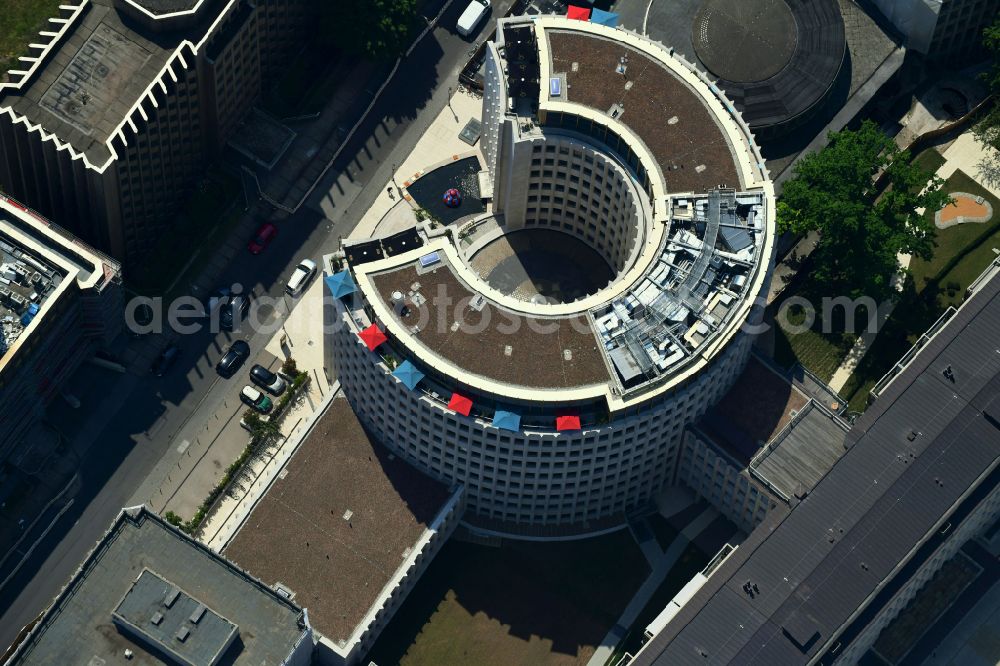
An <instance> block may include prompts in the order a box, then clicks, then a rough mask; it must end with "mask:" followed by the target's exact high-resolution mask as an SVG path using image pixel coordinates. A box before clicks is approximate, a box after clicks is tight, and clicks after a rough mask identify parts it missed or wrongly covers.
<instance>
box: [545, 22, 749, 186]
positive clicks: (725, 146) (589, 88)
mask: <svg viewBox="0 0 1000 666" xmlns="http://www.w3.org/2000/svg"><path fill="white" fill-rule="evenodd" d="M544 32H545V35H546V37H547V39H548V43H549V48H550V49H551V53H552V63H551V71H552V75H553V76H555V75H557V74H561V73H564V74H565V76H566V82H567V87H568V90H566V91H565V98H564V101H567V102H571V103H575V104H581V105H583V106H587V107H590V108H591V109H594V110H595V111H597V112H599V113H602V114H606V113H609V111H610V110H611V109H612V108H614V107H615V106H616V105H620V106H621V109H622V111H621V113H620V114H618V115H617V120H619V121H620V122H621V123H622V124H624V125H626V126H627V127H629V128H630V129H631V130H632V131H633V132H635V134H636V135H637V136H638V137H639V138H640V139H641V140H642V142H643V143H644V144H646V147H647V148H649V150H650V152H651V153H652V154H653V156H654V158H655V159H656V161H657V163H658V164H659V166H660V169H661V170H662V172H663V176H664V178H665V180H666V185H667V191H668V192H702V191H705V190H707V189H710V188H712V187H716V186H718V185H727V186H729V187H736V188H740V187H743V186H746V183H743V182H742V181H741V179H740V176H739V174H738V172H737V169H736V166H735V162H736V156H735V154H734V153H733V149H732V146H731V145H730V144H729V140H728V139H727V137H726V135H725V133H724V132H723V130H722V128H721V127H720V126H719V124H718V123H717V122H716V120H715V119H714V118H713V116H712V114H711V112H710V111H709V109H708V107H707V106H706V105H705V102H704V101H703V100H702V99H701V97H700V96H699V95H698V94H697V93H695V91H693V90H692V89H691V88H689V87H688V85H687V84H686V83H684V82H683V81H682V80H681V79H679V78H678V77H677V76H676V75H675V74H673V73H672V72H670V71H668V70H667V68H666V67H665V66H664V65H663V64H662V63H659V62H657V61H655V60H653V59H652V58H651V57H649V56H648V55H646V54H645V53H642V52H641V51H639V50H637V49H634V48H631V47H629V46H626V45H624V44H622V43H620V42H612V41H610V40H607V39H602V38H600V37H596V36H594V35H590V34H587V33H581V32H566V31H559V30H545V31H544ZM623 57H627V58H628V61H627V68H626V72H625V74H624V75H623V74H620V73H619V72H618V71H616V68H617V67H618V65H619V64H620V61H621V59H622V58H623Z"/></svg>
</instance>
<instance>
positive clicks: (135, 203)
mask: <svg viewBox="0 0 1000 666" xmlns="http://www.w3.org/2000/svg"><path fill="white" fill-rule="evenodd" d="M175 5H176V6H175ZM312 5H313V3H311V2H309V0H261V1H260V2H251V1H250V0H225V1H215V0H197V1H192V2H185V3H169V2H156V1H154V0H76V2H75V3H74V4H67V5H62V6H61V7H60V15H59V16H58V17H53V19H51V20H50V23H51V25H50V28H51V29H50V30H47V31H44V32H43V33H41V34H40V35H39V36H38V40H37V41H36V42H34V43H32V45H31V46H30V48H29V50H28V52H27V53H26V54H25V55H24V56H22V57H21V59H20V61H21V66H20V68H19V69H12V70H10V71H9V72H8V75H7V78H8V81H7V82H6V83H3V84H0V158H2V159H0V187H2V188H3V189H4V190H5V191H8V192H10V193H11V194H13V195H14V196H16V197H18V198H19V199H21V200H23V201H25V202H27V203H28V204H29V205H31V206H32V207H34V208H36V209H38V210H39V211H41V212H42V213H43V214H45V215H48V216H50V217H52V218H54V219H58V220H60V221H61V222H62V223H63V224H64V225H65V226H66V227H67V228H69V229H70V230H72V231H73V232H74V233H77V234H79V235H81V236H82V237H84V238H86V239H87V240H88V241H89V242H90V243H92V244H94V245H95V246H97V247H99V248H100V249H102V250H104V251H107V252H109V253H111V254H112V255H114V256H116V257H118V258H120V259H123V260H125V261H126V262H132V261H135V260H137V259H139V258H141V257H143V256H145V255H146V254H148V253H149V251H150V250H151V249H152V248H153V247H154V246H155V244H156V243H157V241H158V239H159V238H160V237H162V236H163V235H164V234H168V233H169V232H170V228H171V225H172V224H173V216H174V214H175V213H176V210H177V207H178V205H179V203H181V202H183V201H184V200H185V198H186V197H187V196H188V195H190V193H191V192H192V191H193V189H194V187H195V185H196V183H197V180H198V178H199V176H200V174H201V173H202V171H203V168H204V165H205V162H206V160H207V159H209V158H211V157H212V156H214V155H217V154H218V153H219V152H220V151H221V149H222V147H223V146H224V145H225V142H226V141H227V139H228V138H229V137H230V136H231V134H232V132H233V131H234V129H235V128H236V126H237V125H238V123H239V121H240V120H241V119H242V117H243V116H244V115H245V114H246V113H247V112H249V110H250V108H251V105H252V104H253V103H254V102H255V101H256V99H257V98H258V97H259V95H260V93H261V91H262V89H263V86H264V85H265V81H266V79H267V77H268V76H270V75H272V74H273V73H274V72H275V71H276V70H277V68H278V67H280V64H281V62H282V59H283V58H284V57H285V56H286V55H287V53H288V50H289V49H290V48H291V47H292V46H294V43H295V42H294V36H295V34H296V31H297V30H300V29H301V28H302V27H303V26H304V25H306V24H307V23H308V17H309V15H310V11H311V10H310V8H311V7H312Z"/></svg>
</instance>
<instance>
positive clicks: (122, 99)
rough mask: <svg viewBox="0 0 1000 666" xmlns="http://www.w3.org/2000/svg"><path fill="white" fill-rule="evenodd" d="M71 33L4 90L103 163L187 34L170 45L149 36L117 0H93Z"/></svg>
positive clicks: (35, 120)
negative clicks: (16, 86)
mask: <svg viewBox="0 0 1000 666" xmlns="http://www.w3.org/2000/svg"><path fill="white" fill-rule="evenodd" d="M68 33H69V34H68V35H67V36H66V37H65V38H64V39H63V41H62V42H61V43H60V44H59V45H58V46H57V47H56V48H55V49H53V50H52V51H51V52H50V53H49V54H48V56H47V57H46V58H45V60H44V61H43V62H41V63H40V64H39V66H38V71H37V72H36V73H35V74H34V76H33V77H32V79H31V80H30V81H28V82H27V83H25V84H24V86H23V87H22V88H21V89H20V90H11V89H8V90H7V91H6V93H5V94H4V95H3V96H2V97H0V105H2V106H11V107H12V109H13V111H14V113H16V114H19V115H22V116H24V117H26V118H27V119H28V120H29V121H31V123H32V124H39V125H41V126H42V127H43V128H44V129H45V131H46V132H51V133H54V134H55V135H56V136H58V137H59V138H60V140H62V141H65V142H67V143H69V144H70V145H72V146H73V148H74V149H75V150H77V151H78V152H81V153H85V154H86V155H87V157H88V159H89V160H90V162H91V163H94V164H102V163H104V162H105V161H106V160H108V159H109V158H110V157H111V153H110V151H109V149H108V146H107V145H106V144H107V141H108V140H109V139H110V138H111V136H112V135H113V133H114V132H115V130H116V129H117V128H118V126H119V125H120V124H121V122H122V121H123V120H124V119H125V117H126V116H127V115H128V113H129V109H130V108H131V106H132V104H134V103H135V102H136V100H138V99H139V98H140V97H141V96H142V95H143V94H144V93H145V91H146V88H147V87H148V86H149V85H150V84H151V83H152V82H153V81H155V80H156V79H157V78H158V76H159V73H160V70H161V69H162V68H163V66H164V65H165V64H166V62H167V60H168V59H169V58H170V56H171V54H172V53H173V50H174V47H175V46H176V44H177V43H179V42H180V40H181V37H180V36H177V37H173V38H172V39H171V41H170V43H169V44H162V43H157V42H154V41H151V40H149V39H147V38H146V37H144V36H143V35H142V34H140V33H139V32H137V31H136V30H134V29H133V28H131V27H130V26H129V25H126V24H125V23H124V22H123V21H122V16H121V15H120V14H119V12H118V11H117V9H115V7H114V2H113V0H92V1H91V3H90V9H89V10H88V11H86V12H85V13H83V14H82V15H81V16H80V17H79V18H77V19H76V24H75V25H72V26H70V27H69V28H68Z"/></svg>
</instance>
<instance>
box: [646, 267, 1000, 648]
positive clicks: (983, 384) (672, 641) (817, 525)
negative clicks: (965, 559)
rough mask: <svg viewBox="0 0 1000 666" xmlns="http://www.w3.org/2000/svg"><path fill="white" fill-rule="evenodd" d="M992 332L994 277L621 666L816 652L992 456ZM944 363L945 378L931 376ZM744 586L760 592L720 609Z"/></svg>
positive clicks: (999, 367)
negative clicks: (825, 464)
mask: <svg viewBox="0 0 1000 666" xmlns="http://www.w3.org/2000/svg"><path fill="white" fill-rule="evenodd" d="M997 330H1000V278H997V279H994V280H992V281H991V282H990V283H988V284H987V285H986V286H984V287H983V288H982V290H981V291H979V292H978V293H977V294H976V295H974V296H973V297H972V298H971V299H969V300H968V301H967V302H966V304H965V306H963V308H962V309H961V310H959V312H958V313H957V314H956V315H955V316H954V317H953V318H952V320H951V321H950V322H949V323H948V325H947V326H945V327H944V329H942V331H940V332H939V333H938V335H937V336H936V337H935V338H933V339H932V340H931V342H929V343H928V344H927V345H926V346H925V347H924V349H923V350H922V351H921V353H920V354H919V355H918V356H917V357H916V358H915V359H914V360H913V361H912V362H911V363H910V365H909V367H907V368H906V369H905V370H904V371H903V372H902V373H901V374H900V375H899V376H897V377H896V379H895V380H894V381H893V382H892V384H890V385H889V387H888V388H887V389H886V390H885V391H883V393H882V396H881V397H880V399H879V400H878V401H877V402H876V403H875V404H874V405H873V406H872V407H871V408H870V409H869V410H868V412H867V413H866V414H865V415H864V416H863V417H862V418H861V419H859V421H858V422H857V423H856V424H855V427H854V429H853V430H852V432H851V433H849V435H848V442H854V444H853V446H851V448H850V450H849V451H848V452H847V453H845V454H844V456H843V457H841V459H840V460H839V461H838V462H837V463H836V464H835V465H834V466H833V468H832V469H831V470H830V472H829V473H828V474H827V475H826V476H825V477H823V479H822V480H821V481H820V482H819V484H818V485H817V486H816V488H815V489H814V490H813V492H812V493H811V494H809V495H808V496H807V497H806V498H805V499H804V500H803V501H802V502H800V503H799V504H798V505H797V506H795V507H794V508H793V509H792V510H791V511H790V512H789V513H788V515H787V516H786V517H785V518H784V519H783V520H781V521H780V522H778V523H777V524H774V523H771V522H770V521H766V522H765V523H764V524H763V525H762V526H761V527H759V528H758V530H756V531H755V533H754V534H751V537H750V538H749V539H748V540H747V541H746V542H745V543H744V545H742V546H741V547H740V548H739V549H738V550H737V551H736V553H734V555H733V556H732V557H730V559H729V560H728V561H727V562H726V563H724V564H723V565H722V566H721V567H720V568H719V570H718V571H717V572H716V573H715V576H728V580H727V581H726V583H725V585H723V586H722V587H719V586H718V585H714V584H712V581H711V579H710V581H709V583H706V585H705V586H704V587H703V589H702V592H699V593H698V594H696V595H695V597H694V598H693V599H692V600H691V601H690V602H689V603H688V604H687V605H686V606H685V607H684V608H682V609H681V611H680V612H679V613H678V615H677V616H676V617H675V618H674V620H673V621H672V622H671V623H669V624H668V625H667V627H666V628H665V629H664V630H663V631H662V632H660V634H658V635H657V636H655V637H654V638H653V639H651V641H650V642H649V644H648V645H647V647H646V648H645V649H644V650H643V651H642V652H641V653H640V654H639V655H637V657H636V660H635V662H634V663H636V664H649V663H657V664H664V665H666V664H669V665H670V666H674V665H676V664H686V663H700V664H705V663H712V664H723V663H774V664H786V663H804V662H806V661H808V660H809V659H810V658H812V657H814V656H816V655H817V654H818V653H819V652H820V651H821V650H822V649H825V648H824V646H825V645H826V644H828V642H829V641H830V640H831V639H833V638H835V637H836V636H837V635H839V634H840V632H842V631H843V630H844V629H845V628H846V626H847V623H848V620H849V618H850V617H851V616H852V614H854V613H855V612H856V611H857V610H859V609H861V608H864V607H865V606H866V605H867V604H868V603H869V602H870V601H871V599H872V598H873V597H874V593H875V592H876V591H877V589H878V586H879V585H880V584H882V583H883V582H885V583H888V582H889V581H890V580H891V577H892V576H893V575H895V574H894V572H895V571H896V566H897V565H898V564H899V563H900V562H903V561H906V560H908V559H909V558H910V557H911V556H912V555H913V553H914V552H915V550H916V549H917V548H918V547H919V545H920V544H921V543H922V542H923V541H924V540H925V539H927V538H929V537H930V536H931V535H933V534H935V532H936V530H937V529H939V525H941V524H943V523H944V522H945V521H947V520H948V519H949V516H951V514H952V512H953V511H954V510H955V508H956V507H957V506H958V504H959V503H960V501H961V500H962V498H963V497H964V496H965V493H966V492H967V491H969V490H970V489H971V488H975V487H977V485H978V484H979V483H980V482H982V481H983V480H984V479H986V478H987V474H988V473H990V471H991V470H993V469H996V466H997V465H998V463H1000V444H998V443H1000V419H997V418H996V417H995V416H994V415H993V414H994V412H996V411H1000V343H998V339H997V336H996V331H997ZM948 365H951V366H952V374H954V381H951V380H950V379H948V378H946V377H945V376H944V374H943V370H944V369H945V368H946V367H947V366H948ZM984 408H988V410H987V411H986V412H983V411H982V410H983V409H984ZM989 482H990V483H994V482H995V477H990V481H989ZM761 530H770V532H769V533H765V534H760V535H758V534H757V532H760V531H761ZM862 563H863V564H864V567H862ZM747 580H750V581H752V582H753V583H756V584H757V585H758V587H759V589H760V593H759V594H757V595H755V598H753V599H749V598H743V599H741V601H742V603H741V604H734V603H733V597H734V596H735V597H737V598H739V597H741V596H746V595H745V594H744V593H743V591H742V589H741V586H742V585H743V584H744V582H745V581H747ZM734 625H735V626H739V627H741V629H740V631H739V632H738V633H734V632H732V631H731V630H730V628H731V627H732V626H734ZM781 627H785V630H782V629H781ZM812 628H815V630H816V631H817V632H818V633H819V637H818V638H816V639H815V640H814V641H813V642H812V643H811V644H810V645H808V646H807V647H806V650H805V652H803V650H802V649H800V648H799V647H797V646H796V644H795V643H794V642H793V640H792V639H791V638H790V636H798V637H799V639H802V637H803V636H806V635H807V634H810V630H811V629H812ZM723 635H725V636H728V638H726V639H725V642H724V646H725V650H719V648H718V647H717V648H716V653H714V654H711V655H710V656H709V657H708V658H707V659H706V658H704V657H698V658H695V657H693V656H692V655H694V653H693V651H692V646H697V645H701V644H711V645H717V646H718V645H719V639H720V638H721V637H722V636H723ZM713 637H714V638H713ZM734 643H740V645H739V646H738V647H736V646H734Z"/></svg>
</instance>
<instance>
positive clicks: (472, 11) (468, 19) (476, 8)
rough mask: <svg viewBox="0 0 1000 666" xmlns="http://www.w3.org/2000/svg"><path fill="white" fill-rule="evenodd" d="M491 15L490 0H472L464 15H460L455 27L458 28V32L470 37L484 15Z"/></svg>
mask: <svg viewBox="0 0 1000 666" xmlns="http://www.w3.org/2000/svg"><path fill="white" fill-rule="evenodd" d="M489 15H490V0H472V2H470V3H469V6H468V7H466V8H465V11H464V12H462V15H461V16H459V17H458V25H456V26H455V28H456V29H457V30H458V34H460V35H462V36H463V37H468V36H469V35H471V34H472V33H473V31H474V30H475V29H476V26H478V25H479V23H480V22H481V21H482V20H483V17H485V16H489Z"/></svg>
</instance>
